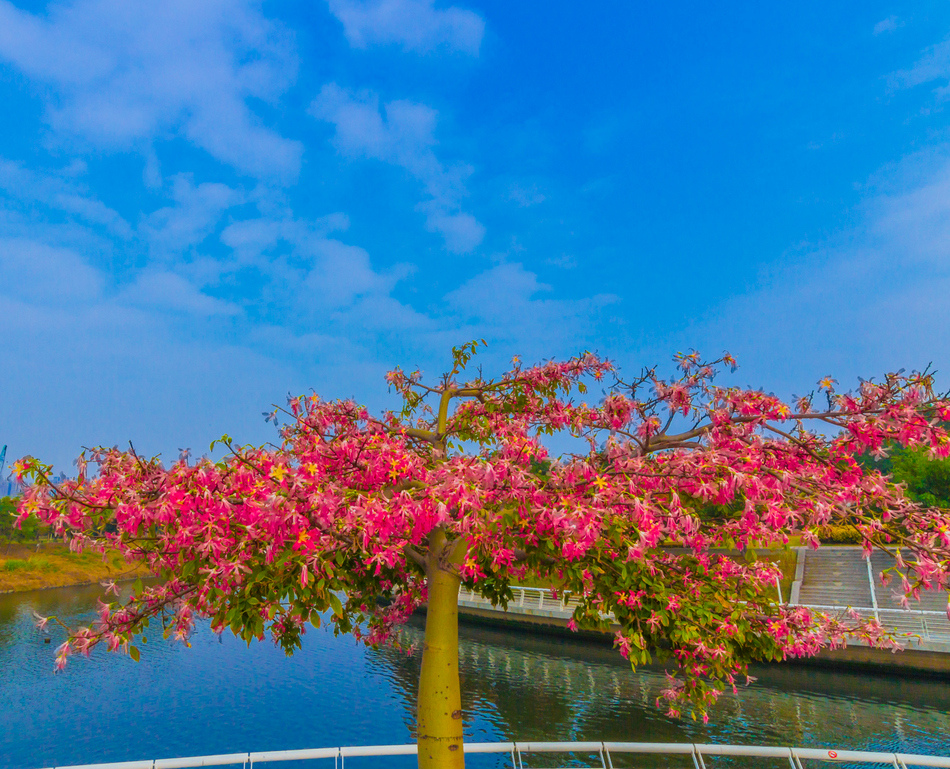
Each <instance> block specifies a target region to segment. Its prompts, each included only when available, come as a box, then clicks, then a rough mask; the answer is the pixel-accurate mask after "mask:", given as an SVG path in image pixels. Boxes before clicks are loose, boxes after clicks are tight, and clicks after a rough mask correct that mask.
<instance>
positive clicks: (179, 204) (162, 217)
mask: <svg viewBox="0 0 950 769" xmlns="http://www.w3.org/2000/svg"><path fill="white" fill-rule="evenodd" d="M171 197H172V199H173V200H174V205H172V206H166V207H164V208H160V209H158V210H157V211H153V212H152V213H150V214H149V215H148V216H146V217H145V218H144V220H143V221H142V224H141V226H140V228H139V230H140V232H141V234H142V236H143V237H144V238H145V240H146V241H147V242H148V244H149V248H150V249H151V252H152V254H153V255H157V256H164V257H172V258H180V257H181V256H183V255H184V254H185V253H187V252H188V251H190V250H191V249H193V248H194V247H195V246H197V245H198V244H200V243H201V241H203V240H204V239H205V238H206V237H208V235H210V234H211V233H212V232H213V231H214V229H215V227H216V226H217V224H218V222H219V221H220V218H221V214H222V213H223V212H224V211H226V210H228V209H229V208H232V207H233V206H236V205H239V204H240V203H242V202H244V199H245V196H244V193H243V192H241V191H240V190H236V189H232V188H231V187H228V186H227V185H225V184H219V183H213V182H205V183H203V184H198V185H196V184H195V183H194V180H193V178H192V177H191V175H189V174H179V175H177V176H176V177H175V178H174V179H172V184H171Z"/></svg>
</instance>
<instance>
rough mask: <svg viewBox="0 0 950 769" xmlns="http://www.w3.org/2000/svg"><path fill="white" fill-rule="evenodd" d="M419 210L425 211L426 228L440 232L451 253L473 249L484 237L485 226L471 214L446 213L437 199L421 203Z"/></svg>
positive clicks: (467, 251) (462, 252)
mask: <svg viewBox="0 0 950 769" xmlns="http://www.w3.org/2000/svg"><path fill="white" fill-rule="evenodd" d="M419 210H421V211H425V212H426V213H427V217H426V229H427V230H428V231H429V232H438V233H440V234H441V235H442V237H443V238H444V239H445V247H446V248H447V249H448V250H449V251H451V252H452V253H455V254H467V253H469V252H470V251H474V250H475V248H477V246H478V244H479V243H481V242H482V240H483V239H484V238H485V227H484V226H482V224H481V223H480V222H479V221H478V220H477V219H476V218H475V217H474V216H472V215H471V214H465V213H454V214H453V213H448V212H446V211H443V210H442V208H441V206H440V205H439V203H438V201H431V202H428V203H422V204H420V205H419Z"/></svg>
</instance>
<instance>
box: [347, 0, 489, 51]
mask: <svg viewBox="0 0 950 769" xmlns="http://www.w3.org/2000/svg"><path fill="white" fill-rule="evenodd" d="M329 3H330V12H331V13H332V14H333V15H334V16H336V17H337V18H338V19H339V20H340V21H341V22H342V23H343V31H344V33H345V34H346V39H347V40H349V42H350V45H352V46H353V47H354V48H366V47H368V46H370V45H373V44H380V43H382V44H396V45H399V46H402V48H404V49H405V50H408V51H417V52H422V53H425V52H428V51H432V50H434V49H436V48H440V47H442V48H446V49H449V50H454V51H460V52H462V53H466V54H470V55H472V56H477V55H478V50H479V48H480V47H481V43H482V36H483V35H484V33H485V21H484V20H483V19H482V17H481V16H479V15H478V14H477V13H474V12H472V11H467V10H464V9H461V8H456V7H455V6H451V7H449V8H445V9H438V8H436V7H435V3H434V0H368V2H364V1H361V0H329Z"/></svg>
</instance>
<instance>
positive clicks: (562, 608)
mask: <svg viewBox="0 0 950 769" xmlns="http://www.w3.org/2000/svg"><path fill="white" fill-rule="evenodd" d="M510 588H511V592H512V598H513V600H512V601H509V603H508V608H509V610H512V611H513V613H515V614H519V613H526V612H525V610H529V611H530V610H540V611H543V612H545V613H546V614H547V615H549V616H558V617H560V618H561V619H566V618H568V617H570V616H571V615H572V614H573V613H574V606H573V605H571V600H572V598H571V592H570V591H567V590H565V591H560V590H559V591H557V592H558V598H557V599H554V598H552V597H551V593H552V592H554V591H552V590H551V589H550V588H543V587H527V586H524V585H511V586H510ZM545 599H547V602H546V601H545ZM459 600H460V601H462V602H465V601H468V602H471V603H476V604H484V605H485V606H486V607H490V608H491V609H492V610H493V611H503V610H502V609H500V608H498V607H496V605H495V604H492V602H491V600H490V599H488V598H484V597H483V596H481V595H479V594H478V593H475V592H474V591H472V590H469V589H467V588H465V587H462V588H461V589H460V590H459ZM573 600H575V601H576V600H577V599H576V598H575V599H573ZM784 605H785V606H790V607H800V608H803V609H813V610H815V611H822V612H837V613H844V612H847V611H854V612H858V613H859V614H863V615H866V616H872V617H874V618H875V619H878V620H879V621H884V622H887V621H888V620H891V619H893V620H897V619H901V618H904V619H915V620H919V621H920V623H921V626H920V628H919V632H916V631H917V630H918V629H917V628H916V627H915V628H912V629H913V630H914V631H915V632H913V633H911V634H910V635H911V636H914V637H917V636H919V637H920V639H921V640H923V641H925V642H937V643H945V642H947V641H950V619H948V620H945V619H944V618H946V616H947V614H946V612H943V611H935V610H931V609H911V608H906V609H898V608H892V607H881V606H880V605H878V606H876V607H874V606H841V605H833V604H810V603H798V602H795V603H791V602H789V603H786V604H784ZM930 617H933V618H935V619H938V620H942V621H941V622H940V623H939V624H942V625H945V626H946V627H935V628H931V627H930V626H929V625H928V624H927V618H930ZM613 618H614V617H613V614H606V615H604V619H606V620H608V621H609V620H612V619H613ZM902 632H904V631H902Z"/></svg>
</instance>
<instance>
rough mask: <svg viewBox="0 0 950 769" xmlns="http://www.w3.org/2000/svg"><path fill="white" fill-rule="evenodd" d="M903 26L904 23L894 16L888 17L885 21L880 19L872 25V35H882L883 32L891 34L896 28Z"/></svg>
mask: <svg viewBox="0 0 950 769" xmlns="http://www.w3.org/2000/svg"><path fill="white" fill-rule="evenodd" d="M903 26H904V22H902V21H901V20H900V19H898V18H897V17H896V16H888V17H887V18H886V19H881V20H880V21H879V22H878V23H877V24H875V25H874V34H875V35H883V34H884V33H885V32H893V31H894V30H895V29H897V28H898V27H903Z"/></svg>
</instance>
